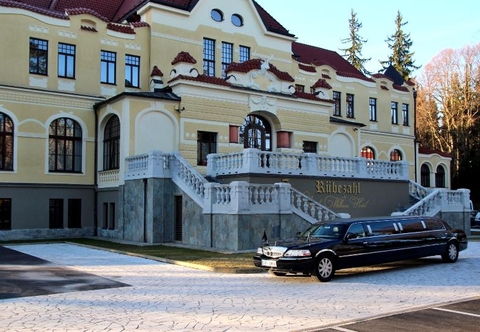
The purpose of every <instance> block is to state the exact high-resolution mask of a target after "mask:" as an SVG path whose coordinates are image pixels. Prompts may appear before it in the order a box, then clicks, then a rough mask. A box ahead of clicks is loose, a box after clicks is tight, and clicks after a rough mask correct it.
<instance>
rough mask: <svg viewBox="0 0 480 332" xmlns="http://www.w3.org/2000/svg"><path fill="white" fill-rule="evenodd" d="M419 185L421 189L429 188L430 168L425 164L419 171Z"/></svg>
mask: <svg viewBox="0 0 480 332" xmlns="http://www.w3.org/2000/svg"><path fill="white" fill-rule="evenodd" d="M420 184H421V185H422V186H423V187H430V167H428V165H427V164H423V165H422V168H421V169H420Z"/></svg>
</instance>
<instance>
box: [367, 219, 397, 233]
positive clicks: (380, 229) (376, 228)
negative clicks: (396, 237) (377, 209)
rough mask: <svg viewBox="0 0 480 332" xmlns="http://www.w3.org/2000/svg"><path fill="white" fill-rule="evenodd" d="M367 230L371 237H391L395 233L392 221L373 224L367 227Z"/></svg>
mask: <svg viewBox="0 0 480 332" xmlns="http://www.w3.org/2000/svg"><path fill="white" fill-rule="evenodd" d="M367 228H368V232H369V233H370V234H369V235H371V236H379V235H390V234H393V233H394V232H395V227H394V226H393V222H391V221H377V222H372V223H369V224H368V225H367Z"/></svg>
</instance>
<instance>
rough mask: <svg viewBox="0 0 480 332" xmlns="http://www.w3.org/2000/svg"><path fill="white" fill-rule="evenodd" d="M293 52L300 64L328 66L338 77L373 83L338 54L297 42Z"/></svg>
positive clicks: (293, 45)
mask: <svg viewBox="0 0 480 332" xmlns="http://www.w3.org/2000/svg"><path fill="white" fill-rule="evenodd" d="M292 52H293V57H294V58H295V59H296V60H297V61H298V62H301V63H304V64H310V65H314V66H323V65H327V66H330V67H332V68H333V69H335V71H336V72H337V75H340V76H344V77H353V78H357V79H361V80H364V81H369V82H373V80H372V79H371V78H369V77H366V76H365V75H363V74H362V73H361V72H360V71H359V70H357V69H356V68H355V67H354V66H353V65H352V64H350V62H348V61H347V60H345V59H344V58H343V57H342V56H340V55H339V54H338V53H337V52H334V51H329V50H326V49H324V48H320V47H316V46H311V45H307V44H302V43H297V42H293V43H292Z"/></svg>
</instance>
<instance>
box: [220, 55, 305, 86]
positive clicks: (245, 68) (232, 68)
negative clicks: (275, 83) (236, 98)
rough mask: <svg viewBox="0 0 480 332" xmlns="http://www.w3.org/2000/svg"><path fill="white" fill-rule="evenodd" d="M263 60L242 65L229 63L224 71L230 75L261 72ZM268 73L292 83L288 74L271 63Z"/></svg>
mask: <svg viewBox="0 0 480 332" xmlns="http://www.w3.org/2000/svg"><path fill="white" fill-rule="evenodd" d="M264 61H265V60H262V59H250V60H247V61H245V62H242V63H236V62H234V63H231V64H230V65H229V66H228V67H227V68H226V69H225V73H227V74H228V73H230V72H238V73H248V72H250V71H252V70H261V69H262V65H263V64H264ZM267 70H268V71H269V72H271V73H272V74H274V75H275V76H276V77H277V78H278V79H280V80H282V81H286V82H294V81H295V79H294V78H293V77H292V76H290V74H289V73H287V72H284V71H281V70H279V69H278V68H277V67H275V66H274V65H272V64H271V63H268V69H267Z"/></svg>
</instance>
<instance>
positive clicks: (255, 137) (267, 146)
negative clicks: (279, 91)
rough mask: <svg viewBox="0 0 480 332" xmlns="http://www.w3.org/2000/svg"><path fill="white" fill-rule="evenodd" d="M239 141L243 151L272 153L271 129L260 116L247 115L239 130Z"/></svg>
mask: <svg viewBox="0 0 480 332" xmlns="http://www.w3.org/2000/svg"><path fill="white" fill-rule="evenodd" d="M240 139H241V140H242V141H243V147H244V148H245V149H248V148H254V149H259V150H262V151H272V127H271V126H270V123H269V122H268V121H267V120H266V119H265V118H264V117H262V116H259V115H252V114H251V115H248V116H247V117H246V118H245V122H244V123H243V126H242V127H241V128H240Z"/></svg>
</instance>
